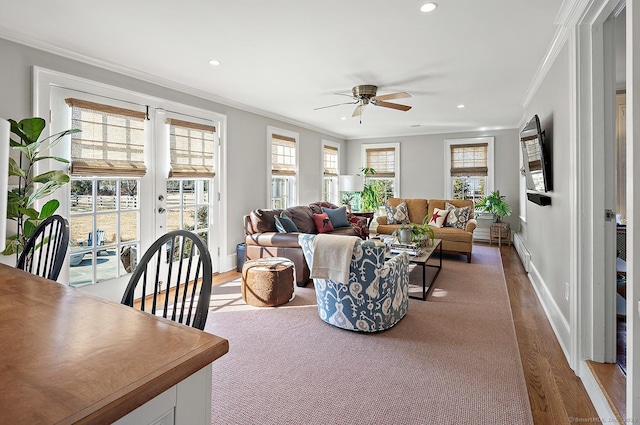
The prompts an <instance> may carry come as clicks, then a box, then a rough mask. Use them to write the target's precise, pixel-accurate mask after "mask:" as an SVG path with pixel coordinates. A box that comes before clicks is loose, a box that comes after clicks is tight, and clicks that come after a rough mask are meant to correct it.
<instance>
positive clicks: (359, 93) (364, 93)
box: [315, 84, 411, 122]
mask: <svg viewBox="0 0 640 425" xmlns="http://www.w3.org/2000/svg"><path fill="white" fill-rule="evenodd" d="M377 92H378V87H377V86H372V85H370V84H364V85H360V86H355V87H354V88H352V89H351V93H353V94H352V95H348V94H344V93H336V94H338V95H341V96H349V97H351V98H352V99H353V102H345V103H338V104H335V105H329V106H321V107H320V108H315V110H318V109H325V108H332V107H334V106H340V105H358V106H356V109H355V111H353V115H351V116H352V117H361V116H362V112H363V111H364V108H365V106H367V105H369V104H372V105H374V106H382V107H384V108H391V109H397V110H399V111H408V110H409V109H411V106H407V105H401V104H399V103H392V102H387V100H391V99H403V98H406V97H411V95H410V94H409V93H406V92H398V93H390V94H383V95H380V96H377ZM360 122H362V120H361V121H360Z"/></svg>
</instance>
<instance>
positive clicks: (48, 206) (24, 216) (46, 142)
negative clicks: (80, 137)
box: [2, 117, 80, 255]
mask: <svg viewBox="0 0 640 425" xmlns="http://www.w3.org/2000/svg"><path fill="white" fill-rule="evenodd" d="M8 121H9V122H10V123H11V133H12V134H13V135H15V136H17V137H15V138H12V139H11V140H10V146H11V149H15V150H17V151H19V152H20V161H19V163H18V162H16V161H15V160H14V159H13V158H9V176H10V177H11V176H14V177H17V178H18V187H17V188H14V189H11V190H10V191H9V192H8V194H7V219H9V220H13V221H16V222H17V223H18V231H17V234H16V235H15V236H11V237H9V238H7V244H6V248H5V250H4V251H3V252H2V254H4V255H11V254H14V253H16V254H19V253H20V252H22V248H23V247H24V245H25V244H26V242H27V240H28V239H29V237H31V235H32V234H33V232H34V231H35V229H36V227H38V225H39V224H40V223H41V222H42V220H44V219H45V218H47V217H49V216H51V215H53V214H54V213H55V211H56V210H57V209H58V207H59V206H60V202H59V201H58V200H57V199H51V200H49V201H47V202H46V203H45V204H44V205H42V208H40V210H38V209H37V208H36V203H37V201H39V200H40V199H42V198H45V197H47V196H49V195H51V194H53V193H54V192H55V191H56V190H58V189H59V188H60V187H62V186H63V185H65V184H67V183H68V182H69V176H68V175H67V174H66V173H65V172H64V171H62V170H51V171H47V172H44V173H42V174H38V175H34V174H35V173H34V167H33V166H34V164H36V163H37V162H38V161H41V160H46V159H50V160H54V161H57V162H61V163H68V162H69V161H68V160H66V159H64V158H59V157H53V156H42V155H41V152H43V151H46V150H48V149H50V148H52V147H53V146H55V145H56V144H57V143H58V142H59V141H60V140H61V139H62V138H63V137H64V136H66V135H68V134H72V133H78V132H79V131H80V130H75V129H72V130H65V131H62V132H60V133H56V134H53V135H51V136H48V137H45V138H44V139H42V140H38V139H39V138H40V135H41V134H42V131H43V130H44V128H45V126H46V122H45V120H44V119H42V118H38V117H34V118H25V119H23V120H21V121H20V122H16V121H14V120H11V119H10V120H8Z"/></svg>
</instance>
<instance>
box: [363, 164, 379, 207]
mask: <svg viewBox="0 0 640 425" xmlns="http://www.w3.org/2000/svg"><path fill="white" fill-rule="evenodd" d="M360 172H361V173H362V175H363V176H364V179H365V184H364V188H363V189H362V192H361V193H360V201H361V205H360V207H361V209H362V211H374V212H375V211H378V208H380V205H381V204H382V202H383V201H384V187H383V185H382V184H381V183H380V181H378V180H370V181H369V182H367V181H366V179H367V177H369V176H372V175H375V174H376V170H374V169H373V168H371V167H364V168H362V169H360Z"/></svg>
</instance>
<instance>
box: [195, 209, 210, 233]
mask: <svg viewBox="0 0 640 425" xmlns="http://www.w3.org/2000/svg"><path fill="white" fill-rule="evenodd" d="M196 222H197V224H198V227H197V229H206V228H208V227H209V207H208V206H207V205H203V206H201V207H198V220H197V221H196Z"/></svg>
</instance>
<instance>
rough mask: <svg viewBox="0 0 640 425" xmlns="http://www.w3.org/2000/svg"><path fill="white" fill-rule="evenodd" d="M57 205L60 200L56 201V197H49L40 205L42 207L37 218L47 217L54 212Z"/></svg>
mask: <svg viewBox="0 0 640 425" xmlns="http://www.w3.org/2000/svg"><path fill="white" fill-rule="evenodd" d="M59 206H60V201H58V200H57V199H51V200H50V201H48V202H47V203H46V204H44V205H43V206H42V209H41V210H40V216H39V217H38V218H39V219H40V220H44V219H45V218H47V217H51V216H52V215H53V213H54V212H56V210H57V209H58V207H59Z"/></svg>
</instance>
